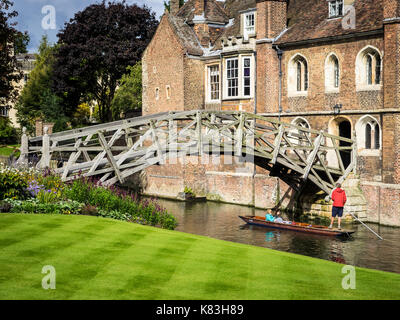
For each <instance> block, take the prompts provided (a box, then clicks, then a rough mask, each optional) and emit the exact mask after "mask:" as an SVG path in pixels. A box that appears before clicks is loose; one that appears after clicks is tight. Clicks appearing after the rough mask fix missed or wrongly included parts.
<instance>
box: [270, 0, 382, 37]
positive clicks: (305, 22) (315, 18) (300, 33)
mask: <svg viewBox="0 0 400 320" xmlns="http://www.w3.org/2000/svg"><path fill="white" fill-rule="evenodd" d="M353 6H354V8H355V16H354V18H355V20H354V22H355V28H354V29H353V28H344V27H343V25H342V21H343V20H345V21H343V22H344V25H345V26H346V25H348V22H349V21H350V19H349V20H347V17H346V18H336V19H328V2H327V1H326V0H290V1H289V3H288V28H289V29H288V30H287V32H286V33H285V34H283V35H282V37H280V39H279V40H278V41H277V43H278V44H284V43H292V42H298V41H305V40H313V39H320V38H329V37H336V36H343V35H351V34H354V33H359V32H367V31H375V30H380V29H382V28H383V0H354V4H353Z"/></svg>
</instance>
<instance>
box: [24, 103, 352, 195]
mask: <svg viewBox="0 0 400 320" xmlns="http://www.w3.org/2000/svg"><path fill="white" fill-rule="evenodd" d="M355 150H356V145H355V142H354V141H353V140H350V139H346V138H343V137H339V136H334V135H330V134H328V133H325V132H322V131H316V130H311V129H308V128H304V127H301V126H295V125H292V124H289V123H285V122H280V121H278V120H277V119H275V118H269V117H267V116H260V115H256V114H250V113H245V112H235V111H204V110H201V111H182V112H169V113H160V114H154V115H149V116H144V117H139V118H132V119H127V120H122V121H116V122H111V123H107V124H101V125H95V126H91V127H87V128H82V129H75V130H70V131H65V132H60V133H54V134H51V135H48V134H47V133H46V132H45V134H44V136H41V137H36V138H30V139H29V138H28V137H27V136H26V134H25V133H24V134H23V137H22V146H21V157H20V160H19V164H24V165H26V164H27V163H28V161H31V159H32V156H33V154H36V155H37V159H38V160H39V161H38V162H37V167H38V168H46V167H49V166H50V164H52V165H53V166H55V167H57V169H56V172H58V173H59V174H60V175H61V176H62V179H63V180H64V181H68V180H71V179H73V178H74V177H75V176H76V175H77V174H78V173H81V174H82V175H84V176H87V177H89V176H98V177H99V178H101V181H102V182H103V183H104V184H107V185H112V184H115V183H117V182H120V183H123V182H124V181H125V180H126V179H127V178H128V177H129V176H131V175H133V174H134V173H136V172H139V171H141V170H144V169H146V168H147V167H149V166H152V165H155V164H162V163H164V162H165V161H166V160H167V159H172V158H176V157H179V156H196V155H203V154H216V153H218V154H224V155H227V154H228V155H229V154H230V155H235V156H239V157H241V158H242V159H244V160H245V161H250V162H254V163H255V164H256V165H257V166H261V167H263V168H265V169H268V170H269V171H270V174H271V175H274V176H278V177H279V178H280V179H282V180H283V181H285V182H286V183H288V184H289V185H290V186H292V187H293V188H294V189H296V190H299V189H300V188H301V187H302V186H304V184H305V182H306V181H307V180H309V181H311V182H313V183H314V184H315V185H316V186H318V187H319V188H320V189H321V190H323V191H324V192H326V193H327V194H329V193H330V192H331V190H332V189H333V188H334V186H335V184H336V183H337V182H343V181H344V179H345V178H346V177H347V176H348V175H349V174H350V173H351V171H352V170H353V169H354V168H355V160H356V158H355V154H356V152H355ZM346 154H347V156H344V155H346ZM344 158H346V161H343V159H344ZM349 159H350V160H349ZM344 162H345V163H344Z"/></svg>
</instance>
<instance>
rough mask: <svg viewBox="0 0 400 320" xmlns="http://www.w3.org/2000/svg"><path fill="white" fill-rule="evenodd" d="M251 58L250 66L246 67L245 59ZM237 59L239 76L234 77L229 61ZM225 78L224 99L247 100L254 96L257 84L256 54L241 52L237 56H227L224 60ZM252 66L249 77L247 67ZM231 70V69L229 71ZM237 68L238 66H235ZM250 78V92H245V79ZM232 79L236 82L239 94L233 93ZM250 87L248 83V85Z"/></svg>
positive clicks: (223, 83)
mask: <svg viewBox="0 0 400 320" xmlns="http://www.w3.org/2000/svg"><path fill="white" fill-rule="evenodd" d="M248 59H250V67H246V65H245V61H247V60H248ZM235 60H236V61H237V77H232V76H233V74H232V68H229V61H235ZM223 66H224V67H223V70H224V72H223V79H222V80H221V84H222V90H221V92H222V100H247V99H252V98H254V84H255V69H254V56H253V55H252V54H250V55H249V54H241V55H237V56H231V57H227V58H225V59H224V60H223ZM248 68H250V77H248V76H247V75H246V74H245V72H247V71H246V70H245V69H248ZM229 70H231V71H229ZM235 70H236V68H235ZM246 78H247V79H250V94H249V95H247V94H245V91H246V90H245V82H246V80H245V79H246ZM235 79H237V83H236V81H234V80H235ZM232 81H234V82H235V88H236V87H237V90H234V91H237V95H232V89H231V90H229V88H232ZM246 87H248V85H247V86H246Z"/></svg>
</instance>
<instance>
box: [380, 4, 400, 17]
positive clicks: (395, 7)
mask: <svg viewBox="0 0 400 320" xmlns="http://www.w3.org/2000/svg"><path fill="white" fill-rule="evenodd" d="M399 2H400V1H399V0H384V1H383V18H384V19H385V20H388V19H391V18H395V17H399V16H400V14H399V13H400V12H399V10H400V3H399Z"/></svg>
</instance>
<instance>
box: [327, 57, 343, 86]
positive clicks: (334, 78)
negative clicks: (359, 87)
mask: <svg viewBox="0 0 400 320" xmlns="http://www.w3.org/2000/svg"><path fill="white" fill-rule="evenodd" d="M339 83H340V67H339V59H338V58H337V57H336V55H335V54H331V55H329V56H328V57H327V59H326V61H325V88H326V90H327V91H335V90H337V89H338V88H339Z"/></svg>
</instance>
